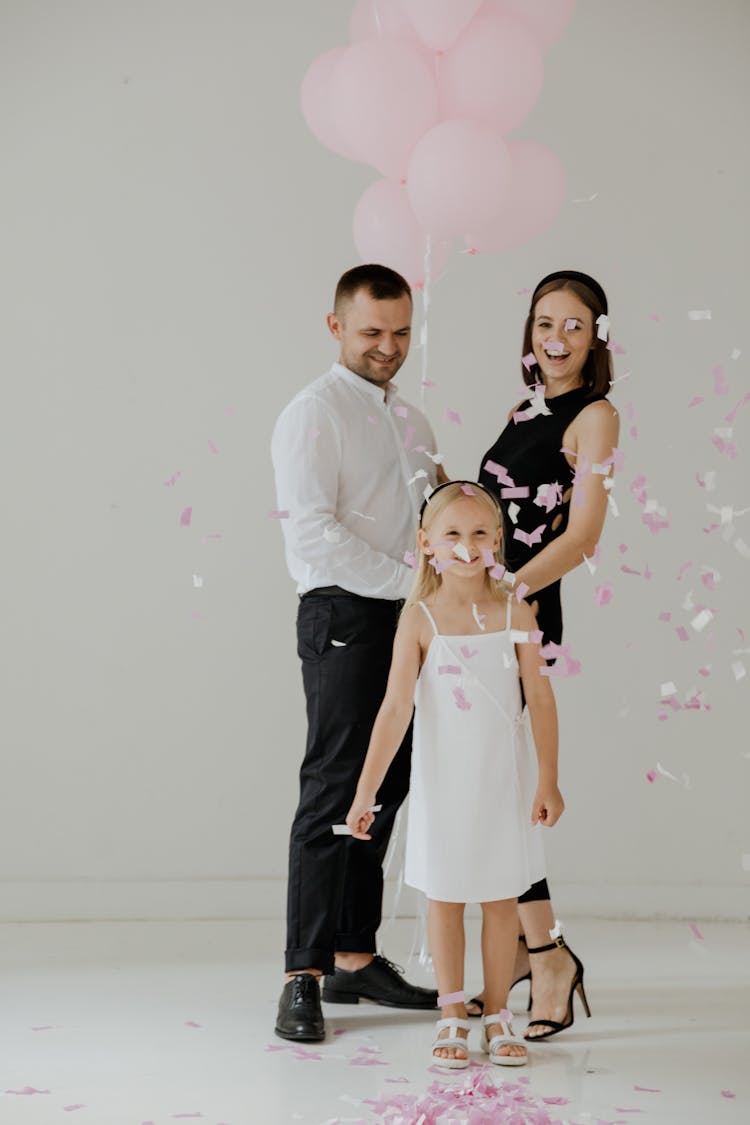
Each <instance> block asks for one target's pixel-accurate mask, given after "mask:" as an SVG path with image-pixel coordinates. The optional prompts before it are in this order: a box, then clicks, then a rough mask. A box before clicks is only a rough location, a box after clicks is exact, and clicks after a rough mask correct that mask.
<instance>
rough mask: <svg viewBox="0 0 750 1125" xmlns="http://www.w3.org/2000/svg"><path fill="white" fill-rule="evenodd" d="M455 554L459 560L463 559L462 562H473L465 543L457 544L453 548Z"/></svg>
mask: <svg viewBox="0 0 750 1125" xmlns="http://www.w3.org/2000/svg"><path fill="white" fill-rule="evenodd" d="M453 554H454V555H455V556H456V558H457V559H461V561H462V562H466V563H468V562H471V555H470V554H469V550H468V547H466V545H465V544H464V543H456V544H455V545H454V547H453Z"/></svg>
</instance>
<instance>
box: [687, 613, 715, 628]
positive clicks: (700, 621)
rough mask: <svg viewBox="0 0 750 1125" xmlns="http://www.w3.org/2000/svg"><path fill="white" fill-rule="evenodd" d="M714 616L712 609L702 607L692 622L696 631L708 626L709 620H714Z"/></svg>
mask: <svg viewBox="0 0 750 1125" xmlns="http://www.w3.org/2000/svg"><path fill="white" fill-rule="evenodd" d="M713 616H714V615H713V613H712V612H711V610H710V609H702V610H701V611H700V613H698V614H696V616H695V617H694V618H693V620H692V621H691V622H690V624H691V625H692V627H693V628H694V629H695V631H696V633H700V632H701V631H702V630H703V629H705V628H706V625H708V623H709V621H712V620H713Z"/></svg>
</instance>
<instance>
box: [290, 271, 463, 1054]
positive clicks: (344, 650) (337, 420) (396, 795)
mask: <svg viewBox="0 0 750 1125" xmlns="http://www.w3.org/2000/svg"><path fill="white" fill-rule="evenodd" d="M411 319H412V300H411V291H410V289H409V286H408V284H407V282H406V281H405V280H404V279H403V278H402V277H401V276H400V275H399V274H397V273H394V272H393V270H390V269H387V268H386V267H384V266H378V265H365V266H358V267H356V268H355V269H352V270H349V271H348V272H347V273H345V274H344V275H343V277H342V278H341V280H340V281H339V283H338V286H337V288H336V296H335V301H334V311H333V312H332V313H331V314H329V316H328V328H329V330H330V332H331V334H332V335H333V336H334V337H335V339H336V340H337V341H338V343H339V361H338V363H334V364H333V366H332V367H331V369H330V371H328V372H327V373H326V374H325V375H322V376H321V377H320V378H319V379H317V380H316V381H315V382H314V383H312V384H310V385H309V386H308V387H306V388H305V389H304V390H302V391H301V392H300V393H299V394H298V395H297V396H296V397H295V398H294V399H292V401H291V402H290V403H289V405H288V406H287V407H286V408H285V409H284V410H283V411H282V413H281V416H280V417H279V419H278V421H277V423H276V427H275V429H274V433H273V440H272V447H271V452H272V457H273V464H274V472H275V475H276V487H277V493H278V506H279V508H280V509H282V510H288V512H289V518H288V519H286V520H284V521H283V522H282V528H283V531H284V539H285V548H286V559H287V564H288V567H289V571H290V573H291V575H292V578H294V579H295V580H296V582H297V592H298V593H299V594H300V603H299V611H298V616H297V639H298V654H299V656H300V659H301V661H302V679H303V684H304V689H305V696H306V701H307V719H308V735H307V746H306V749H305V757H304V760H303V763H302V768H301V771H300V799H299V806H298V808H297V812H296V814H295V817H294V822H293V824H292V830H291V837H290V844H289V885H288V903H287V947H286V971H287V981H286V984H285V986H284V989H283V991H282V994H281V1000H280V1002H279V1012H278V1017H277V1021H276V1028H275V1030H276V1034H277V1035H280V1036H281V1037H282V1038H284V1039H293V1040H303V1041H317V1040H321V1039H323V1038H324V1036H325V1027H324V1022H323V1015H322V1011H321V1006H320V985H319V980H320V977H321V975H324V976H325V983H324V987H323V999H324V1000H326V1001H328V1002H331V1003H342V1004H356V1003H358V1002H359V1000H360V998H363V999H368V1000H372V1001H375V1002H376V1003H380V1004H386V1005H388V1006H390V1007H396V1008H428V1009H431V1008H435V1007H436V1006H437V993H436V992H435V991H434V990H430V989H424V988H418V987H416V986H414V985H411V984H409V983H408V982H407V981H406V980H405V979H404V978H403V976H401V975H400V973H399V972H398V971H397V969H396V967H395V966H394V965H393V964H392V963H391V962H390V961H388V960H387V959H385V958H384V957H380V956H377V955H376V954H375V948H376V946H375V935H376V931H377V929H378V926H379V925H380V919H381V911H382V896H383V871H382V864H383V859H384V856H385V852H386V848H387V846H388V840H389V837H390V834H391V830H392V828H393V821H394V818H395V816H396V812H397V810H398V808H399V806H400V804H401V802H402V801H403V799H404V797H405V796H406V793H407V790H408V787H409V764H410V762H409V759H410V753H411V732H409V733H408V734H407V736H406V738H405V739H404V743H403V744H402V746H401V748H400V750H399V752H398V754H397V756H396V758H395V759H394V762H393V765H392V766H391V768H390V771H389V773H388V776H387V777H386V779H385V781H384V783H383V786H382V787H381V790H380V793H379V794H378V800H379V801H380V802H382V806H383V808H382V812H381V813H380V815H379V816H378V817H377V819H376V821H375V826H374V829H373V832H372V837H373V838H372V840H371V841H370V842H369V843H367V844H365V845H363V844H362V842H361V841H357V842H356V846H352V845H353V844H354V841H352V839H351V838H345V837H341V836H337V835H334V833H333V832H332V825H333V824H337V823H342V822H343V821H344V818H345V816H346V813H347V810H348V809H349V805H350V803H351V800H352V797H353V795H354V790H355V788H356V783H357V778H358V776H359V772H360V769H361V766H362V762H363V761H364V757H365V753H366V751H367V746H368V742H369V738H370V732H371V729H372V725H373V723H374V721H375V716H376V714H377V711H378V708H379V706H380V703H381V702H382V699H383V696H384V695H385V687H386V682H387V678H388V670H389V667H390V661H391V648H392V644H393V636H394V633H395V629H396V624H397V620H398V615H399V612H400V609H401V606H402V604H403V598H404V597H405V595H406V594H407V592H408V590H409V587H410V585H411V580H412V577H413V572H412V570H411V569H410V567H409V566H408V565H407V564H406V563H405V561H404V556H405V554H406V552H408V551H410V550H412V549H413V545H414V535H415V527H416V521H417V512H418V508H419V504H420V503H421V500H422V496H423V492H424V490H425V488H426V487H430V488H433V487H434V486H435V484H436V483H437V481H438V469H437V467H436V463H435V461H434V460H433V458H432V457H431V456H430V454H432V455H435V454H436V445H435V438H434V436H433V433H432V430H431V429H430V426H429V423H428V422H427V419H426V418H425V417H424V415H423V414H422V413H421V412H420V411H418V410H417V409H416V408H415V407H413V406H410V405H409V404H407V403H405V402H404V401H403V400H402V399H400V398H399V397H398V394H397V390H396V387H395V385H394V384H393V383H392V379H393V377H394V375H395V374H396V372H397V371H398V370H399V368H400V367H401V365H402V363H403V362H404V360H405V359H406V356H407V354H408V351H409V341H410V333H411ZM440 479H442V474H441V475H440Z"/></svg>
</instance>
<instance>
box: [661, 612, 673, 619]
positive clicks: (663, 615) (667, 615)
mask: <svg viewBox="0 0 750 1125" xmlns="http://www.w3.org/2000/svg"><path fill="white" fill-rule="evenodd" d="M659 620H660V621H671V620H672V614H671V613H669V612H668V611H667V610H663V611H662V612H661V613H660V614H659Z"/></svg>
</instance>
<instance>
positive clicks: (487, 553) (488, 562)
mask: <svg viewBox="0 0 750 1125" xmlns="http://www.w3.org/2000/svg"><path fill="white" fill-rule="evenodd" d="M482 561H483V562H484V565H485V566H495V565H496V563H497V559H496V558H495V552H494V551H491V550H490V549H489V547H482Z"/></svg>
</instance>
